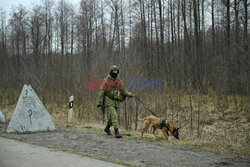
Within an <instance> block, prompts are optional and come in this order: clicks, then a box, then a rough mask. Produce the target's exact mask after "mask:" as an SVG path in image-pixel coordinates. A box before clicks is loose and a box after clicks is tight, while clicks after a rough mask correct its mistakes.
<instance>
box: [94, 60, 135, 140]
mask: <svg viewBox="0 0 250 167" xmlns="http://www.w3.org/2000/svg"><path fill="white" fill-rule="evenodd" d="M109 70H110V73H109V74H108V76H107V77H106V78H105V79H104V80H103V84H102V86H101V90H100V94H99V104H98V105H97V107H102V106H103V105H105V106H106V107H107V108H108V110H109V112H110V118H109V121H108V124H107V126H106V127H105V129H104V131H105V132H106V133H107V134H108V135H112V134H111V132H110V127H111V126H113V127H114V130H115V136H116V138H121V137H122V136H121V135H120V133H119V131H118V123H117V114H116V111H117V109H118V108H119V105H120V102H122V101H124V100H125V98H126V97H127V96H128V97H133V94H132V93H130V92H128V91H127V90H126V89H125V88H124V85H123V82H122V80H120V79H117V76H118V74H119V68H118V67H117V66H115V65H113V66H111V67H110V68H109ZM103 101H105V104H103Z"/></svg>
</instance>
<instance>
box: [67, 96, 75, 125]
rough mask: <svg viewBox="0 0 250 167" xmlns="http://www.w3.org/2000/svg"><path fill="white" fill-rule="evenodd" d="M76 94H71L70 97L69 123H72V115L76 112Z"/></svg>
mask: <svg viewBox="0 0 250 167" xmlns="http://www.w3.org/2000/svg"><path fill="white" fill-rule="evenodd" d="M73 107H74V96H73V95H72V96H70V98H69V112H68V123H70V122H71V121H72V116H73V114H74V110H73Z"/></svg>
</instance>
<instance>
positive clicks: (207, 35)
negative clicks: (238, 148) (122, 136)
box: [0, 0, 250, 140]
mask: <svg viewBox="0 0 250 167" xmlns="http://www.w3.org/2000/svg"><path fill="white" fill-rule="evenodd" d="M35 3H36V4H33V6H32V7H30V8H27V7H25V6H23V5H22V4H19V5H16V6H14V7H13V8H12V10H11V11H10V13H6V11H5V10H4V9H1V10H0V73H1V79H0V104H2V105H3V106H5V105H14V104H16V102H17V99H18V96H19V93H20V91H21V88H22V86H23V84H24V83H29V84H31V85H32V86H33V88H34V89H35V90H36V91H37V94H38V95H39V97H40V98H41V100H42V101H43V102H44V104H45V105H46V106H47V108H48V110H49V111H50V112H51V113H53V112H54V111H55V110H56V109H55V108H56V107H58V108H60V107H61V108H62V109H63V108H65V111H66V109H67V105H68V97H69V96H70V95H72V94H73V95H75V98H76V99H75V100H76V102H75V104H76V106H75V111H76V115H77V119H78V120H79V121H81V120H85V121H86V120H96V121H100V122H101V112H100V111H99V110H98V109H97V108H96V104H97V98H98V93H99V90H87V89H86V82H87V81H86V77H97V78H104V77H105V76H106V74H107V72H108V67H109V66H110V65H113V64H115V65H118V66H120V68H121V75H120V77H121V78H123V77H124V78H126V77H136V78H162V79H163V80H164V89H161V90H153V89H143V90H137V89H132V90H131V92H133V93H134V94H137V95H138V96H140V97H141V98H142V99H143V100H144V101H145V103H146V104H147V105H148V106H147V107H150V108H151V109H153V110H154V111H155V112H156V113H158V114H159V115H161V116H162V117H168V118H169V119H171V120H172V121H174V122H176V123H177V125H178V126H182V124H184V123H185V122H186V124H188V126H186V125H185V126H184V127H186V128H187V127H188V128H191V129H196V131H197V136H198V137H199V136H201V132H202V128H203V129H204V127H205V126H206V125H211V124H212V123H213V122H214V121H215V120H217V119H218V120H222V121H225V120H224V119H226V118H227V117H226V116H227V114H228V113H227V112H229V114H228V115H229V116H232V115H233V114H232V113H235V114H236V115H237V113H239V112H242V114H243V117H240V118H244V119H246V118H247V122H249V119H250V118H249V77H250V75H249V63H250V56H249V22H248V19H249V1H248V0H82V1H81V2H80V3H79V4H77V5H72V4H71V3H70V1H66V0H59V1H53V0H42V1H40V2H35ZM61 111H62V110H61ZM142 112H143V109H142V107H141V104H139V103H138V102H136V100H133V99H131V100H130V99H129V100H126V103H125V104H123V106H122V107H121V110H120V112H119V120H120V122H121V123H120V124H121V125H122V126H123V127H124V128H126V129H134V128H135V129H137V126H138V125H137V121H136V119H135V118H136V117H138V115H139V114H142ZM212 112H215V113H216V114H217V115H216V117H215V118H214V117H212V116H211V115H212ZM230 112H231V113H230ZM247 115H248V116H247ZM231 119H233V120H237V119H238V118H237V117H236V118H234V117H233V118H231V117H230V120H231ZM200 125H201V126H200ZM229 133H230V132H229ZM230 140H232V138H231V139H230ZM242 140H243V139H242Z"/></svg>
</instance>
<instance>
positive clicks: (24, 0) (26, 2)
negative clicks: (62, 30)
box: [0, 0, 80, 16]
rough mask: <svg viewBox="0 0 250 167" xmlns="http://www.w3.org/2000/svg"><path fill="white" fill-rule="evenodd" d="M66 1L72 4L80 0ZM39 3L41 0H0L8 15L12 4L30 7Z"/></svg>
mask: <svg viewBox="0 0 250 167" xmlns="http://www.w3.org/2000/svg"><path fill="white" fill-rule="evenodd" d="M54 1H56V2H57V1H59V0H54ZM66 1H67V0H66ZM68 2H71V3H72V4H73V5H76V4H79V2H80V0H68ZM39 3H41V0H0V8H3V9H4V10H5V11H6V14H7V16H8V15H9V12H10V11H11V7H12V6H13V5H16V6H17V5H18V4H22V5H23V6H25V7H27V8H31V7H32V6H33V5H34V4H39Z"/></svg>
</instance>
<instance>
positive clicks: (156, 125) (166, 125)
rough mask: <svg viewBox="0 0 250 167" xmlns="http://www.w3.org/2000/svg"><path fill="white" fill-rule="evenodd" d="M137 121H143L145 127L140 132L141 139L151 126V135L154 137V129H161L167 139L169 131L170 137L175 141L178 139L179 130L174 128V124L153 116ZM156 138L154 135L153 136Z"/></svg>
mask: <svg viewBox="0 0 250 167" xmlns="http://www.w3.org/2000/svg"><path fill="white" fill-rule="evenodd" d="M138 120H139V121H141V122H144V121H145V127H144V128H143V129H142V130H141V137H142V138H143V133H144V132H145V131H146V130H147V129H148V128H149V126H150V125H151V124H152V127H153V134H154V135H155V130H156V129H161V131H162V133H163V134H164V136H165V137H166V139H168V136H169V133H168V131H170V133H171V135H173V136H174V137H175V138H176V139H179V128H175V126H174V124H173V123H172V122H170V121H168V120H165V119H160V118H157V117H155V116H152V115H151V116H148V117H145V118H143V119H140V118H138ZM155 136H156V135H155Z"/></svg>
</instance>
